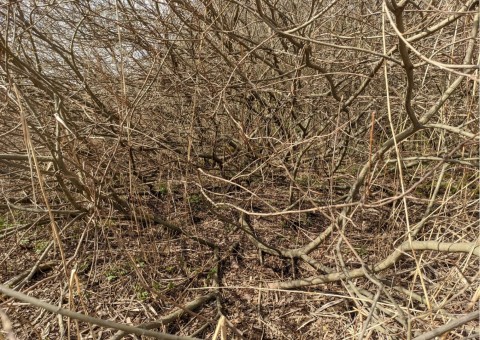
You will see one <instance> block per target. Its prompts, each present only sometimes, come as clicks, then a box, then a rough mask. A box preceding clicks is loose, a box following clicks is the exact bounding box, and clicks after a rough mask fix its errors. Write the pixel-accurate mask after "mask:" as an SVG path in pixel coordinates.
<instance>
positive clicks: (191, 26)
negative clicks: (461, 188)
mask: <svg viewBox="0 0 480 340" xmlns="http://www.w3.org/2000/svg"><path fill="white" fill-rule="evenodd" d="M477 11H478V0H469V1H466V3H465V4H462V5H459V4H452V3H443V2H442V3H439V4H436V3H427V2H423V1H417V2H414V1H400V2H398V1H394V0H387V1H384V2H383V3H381V2H378V1H361V2H359V3H358V4H357V3H352V2H351V1H347V0H338V1H329V2H328V3H327V2H326V1H316V0H312V1H304V2H295V1H275V2H273V1H268V0H256V1H236V0H214V1H210V0H209V1H203V0H198V1H189V0H171V1H166V2H158V1H144V2H143V1H142V2H134V1H101V2H90V1H75V2H66V3H59V4H50V5H39V4H36V3H31V4H27V3H22V2H10V3H9V4H6V5H3V6H2V7H1V8H0V16H1V18H2V20H1V23H0V27H1V35H2V39H1V41H0V69H1V71H0V96H1V97H2V102H3V104H2V107H1V109H0V120H1V124H0V134H1V136H2V139H1V141H0V164H1V166H2V168H1V170H0V176H1V177H0V181H1V183H2V196H3V197H2V200H3V202H1V203H0V207H1V208H2V209H3V210H4V211H5V212H10V213H11V212H13V211H21V212H22V213H23V214H25V216H33V215H37V216H42V215H44V216H47V217H48V219H49V220H50V222H51V224H52V228H53V229H52V230H53V233H54V235H55V239H56V240H57V242H58V243H59V244H61V239H60V236H59V233H58V230H57V227H56V224H57V222H56V221H57V219H59V218H72V217H73V216H78V215H80V214H82V216H85V217H84V218H89V216H91V215H95V216H97V217H99V218H101V217H102V216H105V214H107V213H108V214H112V212H113V214H116V215H118V216H121V217H122V218H127V219H141V220H143V221H150V222H156V223H161V224H163V225H164V226H166V227H167V228H168V227H170V228H173V229H175V230H176V231H178V232H184V230H182V229H181V228H177V227H174V226H172V225H171V224H170V223H168V222H167V221H166V218H165V217H164V216H157V215H155V214H153V212H152V211H149V209H148V206H147V205H146V203H145V202H146V197H147V198H148V199H151V198H152V197H154V196H155V191H156V188H155V186H154V185H153V184H152V183H154V182H155V181H156V180H158V178H160V177H162V176H164V174H165V173H167V172H169V171H171V172H174V173H175V174H176V176H179V177H181V178H186V179H188V180H189V181H191V184H193V185H195V186H196V187H198V188H199V189H200V190H201V192H202V194H203V195H204V198H205V200H206V202H208V204H209V205H210V207H211V208H212V210H213V212H214V213H215V214H217V215H218V217H219V218H221V219H222V220H223V221H227V222H228V223H233V224H235V225H237V227H238V228H240V230H241V231H242V232H245V233H246V234H247V235H249V238H250V240H251V241H252V242H253V244H254V245H255V246H257V247H258V248H259V249H260V250H261V251H262V252H265V253H268V254H272V255H275V256H281V257H284V258H292V259H299V260H302V261H306V262H307V263H308V264H309V265H311V266H313V267H314V268H315V269H316V270H318V271H319V272H320V273H321V275H320V276H315V277H311V278H302V279H299V280H295V281H291V282H280V283H275V284H274V286H275V287H281V288H296V287H300V286H304V285H310V284H318V283H322V282H330V281H338V280H342V279H345V278H349V277H358V276H369V277H372V275H373V273H375V272H377V271H381V270H384V269H385V268H388V267H389V266H391V265H392V264H393V263H395V261H397V260H398V258H399V257H400V256H401V254H403V252H404V251H407V250H408V251H411V250H415V249H436V250H441V251H459V252H466V253H468V252H473V253H475V254H477V255H478V248H475V247H474V246H473V244H472V243H470V242H463V243H461V244H457V245H456V246H455V247H453V248H452V244H450V243H440V242H437V243H433V244H432V243H431V242H428V241H429V240H427V241H425V243H415V241H418V240H416V236H417V235H418V234H419V233H421V231H422V228H423V227H424V225H425V224H426V223H427V222H428V221H430V220H431V219H432V218H434V216H435V215H434V214H432V210H433V208H434V205H435V198H436V194H437V193H438V188H439V187H440V185H441V184H440V183H441V182H442V178H443V175H444V173H445V171H446V169H447V168H448V167H454V168H455V169H457V170H459V171H469V172H473V173H474V177H473V179H472V177H470V180H469V181H470V182H473V181H475V180H478V177H476V176H478V173H476V170H475V168H476V165H475V164H476V162H477V161H478V152H477V151H478V150H477V143H478V115H477V114H476V109H475V108H476V105H477V104H478V102H477V99H476V98H475V95H474V94H475V92H476V91H477V89H478V66H477V63H478V60H475V58H476V57H477V56H476V54H475V51H476V50H477V49H478V39H477V36H478V13H477ZM452 112H453V114H452ZM419 145H420V148H419ZM476 150H477V151H476ZM406 157H408V158H406ZM408 162H410V163H408ZM408 164H413V166H417V167H418V168H417V169H419V170H418V171H419V173H420V176H419V177H415V175H413V176H412V177H411V181H407V180H406V179H405V183H404V179H403V176H404V174H403V172H402V169H404V170H405V169H406V168H407V165H408ZM392 172H393V173H394V174H393V175H392ZM386 174H389V175H388V176H397V177H398V181H399V182H398V186H392V185H389V184H388V181H386V182H382V178H385V176H386ZM434 175H435V176H437V179H438V180H437V187H436V189H435V190H432V192H431V194H430V195H429V197H428V200H427V201H428V204H427V206H426V212H425V213H424V215H423V216H422V217H421V218H420V219H418V222H417V223H415V224H414V225H410V224H409V221H408V219H409V218H408V202H407V197H408V196H409V195H410V194H411V193H413V192H414V191H415V189H416V188H418V187H419V186H420V185H421V184H422V183H425V181H427V180H429V179H430V178H432V177H434ZM378 192H381V193H382V195H380V196H379V195H376V194H375V193H378ZM379 197H381V199H380V198H379ZM392 204H394V205H395V204H403V205H404V209H405V212H404V218H405V220H406V224H407V228H406V229H405V233H404V235H403V237H402V239H401V241H402V242H406V243H403V245H402V246H401V247H400V248H399V249H397V251H395V252H393V253H392V255H391V256H390V257H389V258H387V259H386V260H385V261H384V262H381V263H378V264H376V265H374V264H368V265H367V264H365V265H364V266H363V267H362V268H361V269H352V270H350V269H348V268H346V267H342V266H341V267H342V268H343V269H342V270H339V271H337V269H334V268H330V267H325V266H323V265H322V264H320V263H319V262H318V261H317V260H315V259H314V258H313V257H311V256H310V255H311V253H312V252H314V251H315V250H318V249H319V248H320V247H321V245H322V244H323V243H324V242H325V240H326V239H327V237H328V236H330V235H331V234H332V233H338V235H341V237H340V238H339V244H343V245H345V244H347V245H348V237H347V236H346V228H347V227H348V225H349V224H350V223H351V221H352V220H353V219H354V217H355V214H358V212H359V211H360V210H359V207H366V206H370V207H374V208H378V207H384V206H391V205H392ZM232 212H233V214H232ZM310 212H320V213H321V214H323V216H324V217H325V218H326V219H327V220H328V221H329V222H328V224H327V226H326V227H325V228H324V230H323V231H322V232H321V233H318V234H317V235H315V236H314V237H313V238H310V239H305V240H304V242H303V243H302V244H301V245H300V246H298V247H294V246H293V245H291V244H281V243H279V242H280V241H278V242H277V241H272V242H269V241H267V240H266V239H268V235H260V234H259V233H257V232H256V231H255V230H254V227H253V226H252V223H250V222H249V220H250V219H251V218H252V217H256V218H267V217H271V218H275V217H279V218H288V216H291V215H294V214H296V215H298V214H306V213H310ZM232 216H234V217H232ZM238 216H240V218H239V219H238ZM467 241H471V240H467ZM212 242H213V243H212ZM214 243H215V240H209V241H207V240H204V242H203V244H204V245H212V244H214ZM347 248H348V247H347ZM357 255H358V254H357ZM373 280H375V279H373ZM375 282H378V281H375Z"/></svg>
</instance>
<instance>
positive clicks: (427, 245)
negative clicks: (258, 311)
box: [271, 241, 480, 289]
mask: <svg viewBox="0 0 480 340" xmlns="http://www.w3.org/2000/svg"><path fill="white" fill-rule="evenodd" d="M414 250H434V251H439V252H448V253H467V254H473V255H475V256H478V257H480V244H475V243H468V242H462V243H447V242H436V241H413V242H410V241H405V242H403V243H402V244H401V245H400V247H398V248H397V249H396V250H395V251H394V252H393V253H392V254H390V255H389V256H388V257H387V258H386V259H385V260H383V261H381V262H379V263H377V264H376V265H374V266H373V268H372V269H371V271H372V272H374V273H378V272H381V271H383V270H385V269H388V268H390V267H391V266H393V265H394V264H395V263H396V262H397V261H398V260H399V259H400V258H401V257H402V256H403V255H405V252H407V251H414ZM366 272H367V269H365V268H358V269H353V270H350V271H348V272H343V271H342V272H336V273H331V274H326V275H320V276H313V277H309V278H306V279H299V280H293V281H288V282H279V283H273V284H271V287H272V288H278V289H294V288H300V287H306V286H311V285H318V284H321V283H328V282H335V281H340V280H345V279H353V278H358V277H363V276H365V275H366Z"/></svg>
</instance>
